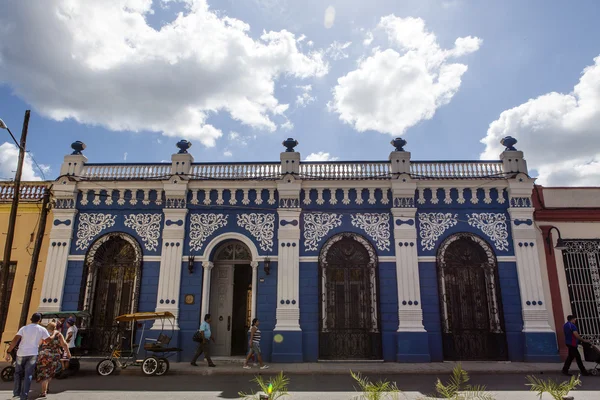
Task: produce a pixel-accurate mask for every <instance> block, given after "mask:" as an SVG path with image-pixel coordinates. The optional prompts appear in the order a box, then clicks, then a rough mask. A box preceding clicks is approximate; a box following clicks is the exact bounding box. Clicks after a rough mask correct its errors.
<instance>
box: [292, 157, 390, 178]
mask: <svg viewBox="0 0 600 400" xmlns="http://www.w3.org/2000/svg"><path fill="white" fill-rule="evenodd" d="M300 178H302V179H389V178H390V163H389V162H387V161H373V162H369V161H364V162H360V161H359V162H303V163H301V164H300Z"/></svg>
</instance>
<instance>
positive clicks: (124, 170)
mask: <svg viewBox="0 0 600 400" xmlns="http://www.w3.org/2000/svg"><path fill="white" fill-rule="evenodd" d="M81 176H82V178H87V179H101V180H102V179H107V180H108V179H117V180H122V179H167V178H169V176H171V164H170V163H169V164H86V165H85V166H84V167H83V170H82V171H81Z"/></svg>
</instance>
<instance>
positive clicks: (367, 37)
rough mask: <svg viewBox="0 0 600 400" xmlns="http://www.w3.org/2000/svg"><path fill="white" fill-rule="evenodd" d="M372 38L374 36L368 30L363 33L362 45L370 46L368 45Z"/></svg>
mask: <svg viewBox="0 0 600 400" xmlns="http://www.w3.org/2000/svg"><path fill="white" fill-rule="evenodd" d="M373 39H375V38H374V37H373V32H370V31H369V32H367V33H366V34H365V39H364V40H363V45H365V46H370V45H371V43H373Z"/></svg>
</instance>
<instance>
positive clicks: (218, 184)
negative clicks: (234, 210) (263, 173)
mask: <svg viewBox="0 0 600 400" xmlns="http://www.w3.org/2000/svg"><path fill="white" fill-rule="evenodd" d="M188 189H189V190H218V189H221V190H228V189H229V190H230V189H234V190H237V189H277V183H276V182H274V181H273V182H270V181H260V182H253V181H212V180H211V181H208V182H207V181H189V183H188Z"/></svg>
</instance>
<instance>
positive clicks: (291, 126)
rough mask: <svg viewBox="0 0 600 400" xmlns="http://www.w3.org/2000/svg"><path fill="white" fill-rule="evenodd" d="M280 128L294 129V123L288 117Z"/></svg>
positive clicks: (285, 129)
mask: <svg viewBox="0 0 600 400" xmlns="http://www.w3.org/2000/svg"><path fill="white" fill-rule="evenodd" d="M280 128H281V129H282V130H284V131H291V130H292V129H294V124H293V123H292V121H290V120H289V119H288V120H287V121H285V122H284V123H283V124H281V126H280Z"/></svg>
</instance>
